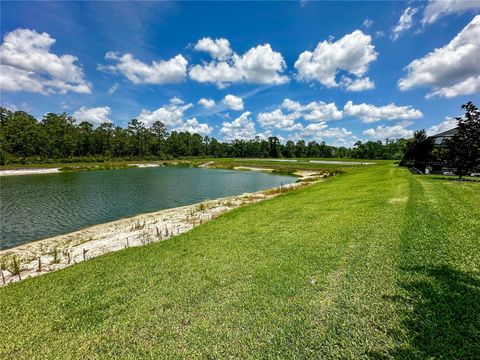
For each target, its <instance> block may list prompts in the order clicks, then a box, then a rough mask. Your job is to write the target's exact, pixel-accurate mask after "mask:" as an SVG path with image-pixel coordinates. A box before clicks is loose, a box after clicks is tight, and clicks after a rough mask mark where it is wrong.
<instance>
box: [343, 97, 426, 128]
mask: <svg viewBox="0 0 480 360" xmlns="http://www.w3.org/2000/svg"><path fill="white" fill-rule="evenodd" d="M343 114H344V115H345V116H352V117H357V118H359V119H361V120H362V121H363V122H364V123H367V124H368V123H372V122H376V121H380V120H409V119H418V118H421V117H423V114H422V112H421V111H420V110H417V109H415V108H413V107H412V106H397V105H395V104H393V103H391V104H388V105H385V106H375V105H372V104H366V103H362V104H358V105H355V104H353V102H352V101H348V102H347V103H346V104H345V106H344V108H343Z"/></svg>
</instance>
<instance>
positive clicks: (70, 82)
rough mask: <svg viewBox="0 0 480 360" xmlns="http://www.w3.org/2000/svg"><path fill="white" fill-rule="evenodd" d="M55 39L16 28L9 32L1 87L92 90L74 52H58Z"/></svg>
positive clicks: (1, 58) (0, 55)
mask: <svg viewBox="0 0 480 360" xmlns="http://www.w3.org/2000/svg"><path fill="white" fill-rule="evenodd" d="M55 41H56V40H55V39H53V38H52V37H50V35H49V34H47V33H45V32H44V33H41V34H40V33H38V32H36V31H35V30H30V29H16V30H14V31H12V32H9V33H6V34H5V36H4V38H3V42H2V45H1V46H0V64H1V65H0V70H1V73H2V76H1V77H0V89H1V90H2V91H12V92H17V91H28V92H37V93H41V94H49V93H61V94H65V93H67V92H69V91H71V92H76V93H84V94H89V93H91V85H90V84H89V83H88V82H87V81H86V80H85V78H84V73H83V69H82V67H81V66H80V65H77V64H76V62H77V60H78V58H77V57H75V56H73V55H60V56H59V55H56V54H54V53H52V52H51V50H50V48H51V47H52V45H53V44H54V43H55Z"/></svg>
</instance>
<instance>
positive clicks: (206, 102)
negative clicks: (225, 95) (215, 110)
mask: <svg viewBox="0 0 480 360" xmlns="http://www.w3.org/2000/svg"><path fill="white" fill-rule="evenodd" d="M198 104H199V105H202V106H203V107H204V108H205V109H211V108H212V107H214V106H215V100H213V99H206V98H201V99H200V100H198Z"/></svg>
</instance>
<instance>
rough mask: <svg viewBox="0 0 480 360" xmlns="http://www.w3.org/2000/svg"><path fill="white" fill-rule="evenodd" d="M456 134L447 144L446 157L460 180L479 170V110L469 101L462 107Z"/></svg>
mask: <svg viewBox="0 0 480 360" xmlns="http://www.w3.org/2000/svg"><path fill="white" fill-rule="evenodd" d="M462 109H465V116H463V117H458V118H457V120H458V132H457V133H456V134H455V135H454V136H453V138H452V139H450V140H449V141H448V143H447V152H446V154H445V155H446V157H447V159H448V161H449V162H450V164H451V166H452V167H453V168H455V174H456V175H458V176H459V177H460V178H461V177H462V176H464V175H468V174H470V173H472V171H473V170H474V169H480V110H478V108H477V107H476V106H475V105H473V103H472V102H471V101H470V102H468V103H467V104H464V105H462Z"/></svg>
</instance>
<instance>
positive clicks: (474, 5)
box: [422, 0, 480, 25]
mask: <svg viewBox="0 0 480 360" xmlns="http://www.w3.org/2000/svg"><path fill="white" fill-rule="evenodd" d="M475 9H480V0H442V1H435V0H430V1H429V3H428V5H427V6H426V7H425V9H424V11H423V18H422V23H423V24H424V25H426V24H433V23H434V22H436V21H437V20H438V19H440V18H442V17H444V16H446V15H449V14H453V13H458V12H464V11H467V10H475Z"/></svg>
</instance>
